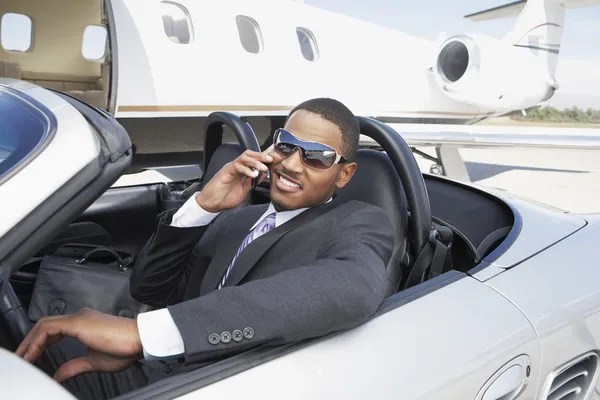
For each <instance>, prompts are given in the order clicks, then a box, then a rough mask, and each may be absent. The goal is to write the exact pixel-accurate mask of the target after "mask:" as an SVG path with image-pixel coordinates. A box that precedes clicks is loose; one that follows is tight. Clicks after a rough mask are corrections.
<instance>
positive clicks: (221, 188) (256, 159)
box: [196, 146, 273, 213]
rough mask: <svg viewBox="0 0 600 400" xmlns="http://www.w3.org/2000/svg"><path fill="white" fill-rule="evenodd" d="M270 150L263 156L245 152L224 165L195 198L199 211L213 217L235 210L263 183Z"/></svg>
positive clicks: (267, 168)
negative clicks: (254, 184) (253, 189)
mask: <svg viewBox="0 0 600 400" xmlns="http://www.w3.org/2000/svg"><path fill="white" fill-rule="evenodd" d="M271 150H273V146H271V147H269V148H268V149H267V150H265V151H263V152H256V151H252V150H246V151H245V152H244V153H242V154H241V155H240V156H239V157H238V158H236V159H235V160H233V161H231V162H229V163H227V164H225V165H224V166H223V168H221V169H220V170H219V172H217V173H216V174H215V176H213V178H212V179H211V180H210V181H209V182H208V183H207V184H206V186H204V189H202V191H201V192H200V193H199V194H198V196H196V203H198V205H199V206H200V207H202V209H204V210H206V211H208V212H211V213H216V212H219V211H223V210H229V209H231V208H234V207H237V206H238V205H240V204H241V203H242V201H244V199H245V198H246V196H247V195H248V193H249V192H250V190H252V187H253V181H254V179H255V178H258V182H257V184H258V183H261V182H263V181H264V180H265V179H266V172H267V171H268V170H269V167H268V164H270V163H271V162H273V157H271V156H270V155H269V153H270V152H271Z"/></svg>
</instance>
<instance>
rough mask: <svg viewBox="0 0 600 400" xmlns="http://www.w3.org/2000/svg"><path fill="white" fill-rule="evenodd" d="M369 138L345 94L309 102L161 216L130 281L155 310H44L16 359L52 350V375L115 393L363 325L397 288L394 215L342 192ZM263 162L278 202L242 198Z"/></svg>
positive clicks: (82, 388) (91, 391)
mask: <svg viewBox="0 0 600 400" xmlns="http://www.w3.org/2000/svg"><path fill="white" fill-rule="evenodd" d="M359 134H360V131H359V126H358V121H357V119H356V117H355V116H354V115H353V114H352V112H351V111H350V110H349V109H348V108H347V107H346V106H344V105H343V104H342V103H340V102H338V101H336V100H333V99H327V98H317V99H312V100H308V101H306V102H304V103H302V104H300V105H298V106H297V107H296V108H295V109H294V110H292V112H291V113H290V114H289V116H288V119H287V120H286V123H285V126H284V128H283V129H280V130H278V131H276V133H275V136H274V139H273V145H272V146H271V147H270V148H269V149H267V150H266V151H264V152H262V153H259V152H252V151H246V152H244V153H243V154H242V155H241V156H239V157H238V158H237V159H235V160H234V161H232V162H231V163H229V164H227V165H225V166H224V167H223V168H222V169H221V170H220V171H219V172H218V173H217V174H216V175H215V176H214V177H213V178H212V179H211V180H210V182H208V183H207V184H206V186H205V187H204V188H203V190H202V191H201V192H199V193H196V194H195V195H194V196H192V197H191V198H190V199H189V200H188V201H187V202H186V203H185V204H184V205H183V206H182V207H181V208H180V209H178V210H169V211H165V212H163V213H161V214H160V215H159V216H158V217H157V220H156V226H155V231H154V233H153V234H152V236H151V237H150V239H149V240H148V242H147V243H146V245H145V246H144V248H143V249H142V251H141V253H140V254H139V256H138V258H137V261H136V265H135V267H134V272H133V274H132V277H131V281H130V283H131V285H130V287H131V293H132V296H133V297H135V298H136V299H138V300H139V301H142V302H144V303H147V304H151V305H153V306H155V308H157V309H156V310H153V311H150V312H147V313H143V314H140V315H139V316H138V318H137V320H131V319H127V318H120V317H116V316H112V315H106V314H101V313H98V312H95V311H91V310H82V311H81V312H79V313H77V314H74V315H69V316H56V317H49V318H45V319H43V320H41V321H40V322H38V323H37V324H36V326H35V327H34V328H33V330H32V331H31V332H30V334H29V335H28V336H27V337H26V338H25V340H24V341H23V342H22V343H21V345H20V346H19V348H18V349H17V354H18V355H19V356H21V357H24V358H25V359H26V360H29V361H35V360H38V359H39V357H40V356H41V355H42V353H43V352H44V351H45V350H46V349H48V351H46V352H45V355H46V358H47V359H49V361H47V362H46V364H45V365H46V367H45V370H46V371H47V372H48V373H49V374H52V375H53V376H54V378H55V379H56V380H57V381H59V382H64V385H65V386H66V387H67V388H68V389H69V390H71V391H72V392H73V393H75V394H76V395H77V396H79V397H80V398H104V397H103V396H109V397H112V396H117V395H119V394H122V393H125V392H128V391H131V390H134V389H136V388H138V387H141V386H143V385H145V384H147V383H148V382H153V381H155V380H157V379H163V378H165V377H168V376H171V375H173V374H175V373H180V372H182V371H187V370H189V369H193V368H197V366H198V365H201V364H202V363H206V362H210V361H213V360H217V359H220V358H223V357H227V356H230V355H233V354H237V353H239V352H242V351H245V350H248V349H250V348H253V347H256V346H260V345H277V344H284V343H289V342H293V341H297V340H302V339H307V338H311V337H318V336H321V335H325V334H327V333H330V332H334V331H339V330H344V329H348V328H351V327H354V326H357V325H359V324H361V323H362V322H364V321H365V320H366V319H367V318H369V317H370V316H371V315H372V314H373V313H374V312H375V311H376V309H377V308H378V306H379V305H380V303H381V302H382V300H383V298H384V297H385V295H386V294H388V293H389V288H390V286H389V281H388V279H387V277H386V265H387V263H388V261H389V259H390V257H391V254H392V248H393V238H394V232H393V227H392V226H391V223H390V221H389V218H388V217H387V216H386V214H385V213H384V211H383V210H381V209H379V208H377V207H374V206H371V205H368V204H365V203H362V202H358V201H348V202H341V201H337V200H336V196H335V191H336V189H338V188H342V187H344V186H345V185H346V184H347V183H348V182H349V181H350V179H351V178H352V175H353V174H354V171H355V169H356V168H357V165H356V163H355V162H353V159H354V157H355V154H356V151H357V147H358V140H359ZM266 171H269V175H270V198H271V203H270V204H265V205H253V206H246V207H244V206H240V207H238V206H239V205H240V204H241V203H242V201H243V199H244V198H245V197H246V196H247V194H248V193H249V191H250V190H251V185H252V179H253V178H255V177H257V176H258V174H260V173H262V174H261V177H260V179H261V180H264V179H265V174H264V173H265V172H266ZM65 337H66V339H63V338H65ZM61 339H62V340H61ZM59 341H60V342H59ZM57 343H58V344H57ZM65 343H67V344H68V345H67V344H65ZM48 346H50V347H48ZM77 346H79V347H77ZM165 365H169V368H165V367H164V366H165Z"/></svg>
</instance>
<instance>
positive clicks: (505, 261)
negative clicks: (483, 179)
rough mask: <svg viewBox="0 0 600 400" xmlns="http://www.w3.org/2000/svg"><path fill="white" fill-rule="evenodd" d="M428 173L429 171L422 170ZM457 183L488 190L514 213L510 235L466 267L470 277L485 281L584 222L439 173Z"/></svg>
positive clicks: (507, 194) (448, 180)
mask: <svg viewBox="0 0 600 400" xmlns="http://www.w3.org/2000/svg"><path fill="white" fill-rule="evenodd" d="M423 175H425V176H428V175H431V174H428V173H424V174H423ZM436 179H442V180H445V181H447V182H452V183H453V184H456V185H463V186H468V187H470V188H472V189H475V190H479V191H481V192H484V193H487V194H489V195H491V196H493V197H495V198H497V199H499V200H501V201H502V202H504V203H505V204H506V205H507V206H509V207H510V208H511V209H512V212H513V214H514V216H515V223H514V226H513V228H512V230H511V232H510V234H509V237H508V238H507V239H506V240H505V241H504V243H502V244H501V245H500V246H499V247H498V249H496V250H494V251H493V252H492V253H490V254H489V255H488V256H487V257H485V258H484V259H483V260H482V261H481V263H480V264H479V265H477V266H476V267H475V268H473V269H472V270H471V271H469V274H471V275H472V276H473V277H475V278H476V279H478V280H480V281H482V282H483V281H486V280H488V279H490V278H492V277H494V276H496V275H498V274H500V273H502V272H504V271H505V270H506V269H507V268H511V267H514V266H515V265H518V264H519V263H521V262H523V261H524V260H526V259H528V258H529V257H531V256H533V255H535V254H537V253H539V252H540V251H543V250H544V249H546V248H548V247H549V246H551V245H553V244H555V243H557V242H559V241H560V240H562V239H564V238H566V237H568V236H569V235H571V234H573V233H574V232H577V231H578V230H579V229H581V228H583V227H584V226H585V225H586V223H587V222H586V220H585V219H584V218H583V217H582V216H579V215H574V214H569V213H566V212H563V211H561V210H558V209H555V208H552V207H550V206H546V205H544V204H539V203H534V202H530V201H528V200H526V199H522V198H520V197H518V196H515V195H512V194H510V193H507V192H506V191H504V190H500V189H495V188H491V187H487V186H483V185H480V184H477V183H468V184H467V183H465V182H461V181H458V180H456V179H452V178H447V177H439V176H436Z"/></svg>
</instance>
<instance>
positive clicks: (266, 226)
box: [219, 213, 275, 289]
mask: <svg viewBox="0 0 600 400" xmlns="http://www.w3.org/2000/svg"><path fill="white" fill-rule="evenodd" d="M273 228H275V213H271V214H269V215H268V216H267V217H266V218H265V219H263V220H262V222H261V223H260V224H258V225H256V227H255V228H254V229H253V230H251V231H250V233H249V234H248V236H246V238H245V239H244V241H243V242H242V244H241V245H240V247H239V248H238V251H237V253H235V256H233V260H231V264H229V267H227V271H225V274H224V275H223V279H221V282H219V289H221V288H222V287H223V285H224V284H225V280H226V279H227V277H228V276H229V273H230V272H231V268H232V267H233V264H234V263H235V260H237V258H238V256H239V255H240V254H241V253H242V250H244V249H245V248H246V246H248V245H249V244H250V242H252V241H253V240H254V239H256V238H258V237H259V236H261V235H264V234H265V233H267V232H269V231H270V230H271V229H273Z"/></svg>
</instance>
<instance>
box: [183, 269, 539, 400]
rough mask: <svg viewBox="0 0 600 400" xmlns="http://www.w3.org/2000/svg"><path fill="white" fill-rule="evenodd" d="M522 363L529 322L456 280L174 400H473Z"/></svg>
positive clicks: (476, 285)
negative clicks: (505, 368)
mask: <svg viewBox="0 0 600 400" xmlns="http://www.w3.org/2000/svg"><path fill="white" fill-rule="evenodd" d="M397 297H398V298H400V299H401V298H402V296H401V293H399V294H398V295H397ZM400 304H401V302H400ZM490 310H493V312H490ZM522 354H526V355H528V356H529V358H530V361H531V363H532V365H537V363H538V362H539V361H538V360H539V349H538V342H537V337H536V335H535V331H534V330H533V328H532V327H531V324H530V323H529V321H528V320H527V319H526V318H525V317H524V316H523V314H522V313H521V312H520V311H519V310H518V309H517V308H516V307H514V306H513V305H512V304H511V303H510V302H508V301H507V300H506V299H505V298H503V297H502V296H500V295H499V294H498V293H496V292H495V291H493V290H491V289H490V288H489V287H486V286H485V285H484V284H482V283H480V282H479V281H477V280H475V279H473V278H471V277H464V278H463V279H459V280H457V281H455V282H453V283H451V284H449V285H447V286H444V287H442V288H440V289H438V290H436V291H433V292H431V293H429V294H426V295H424V296H422V297H420V298H417V299H414V300H412V301H410V302H408V303H407V304H403V305H401V306H400V307H397V308H395V309H393V310H390V311H388V312H386V313H383V314H382V315H380V316H378V317H377V318H375V319H373V320H371V321H369V322H367V323H366V324H363V325H361V326H359V327H357V328H355V329H351V330H349V331H346V332H343V333H340V334H337V335H334V336H332V337H329V338H326V339H323V340H318V341H316V342H313V343H312V344H311V345H310V346H306V347H300V348H299V349H297V350H295V351H293V352H290V353H288V354H286V355H283V356H281V357H279V358H276V359H274V360H271V361H269V362H268V363H265V364H261V365H258V366H256V367H253V368H250V369H248V370H246V371H244V372H241V373H239V374H237V375H234V376H232V377H230V378H227V379H224V380H221V381H218V382H215V383H214V384H212V385H209V386H206V387H204V388H202V389H200V390H197V391H195V392H191V393H188V394H187V395H184V396H181V397H179V398H180V399H185V400H192V399H204V400H209V399H223V398H236V397H242V398H244V399H261V400H264V399H280V398H281V396H282V394H284V393H285V398H286V399H329V398H340V399H342V398H343V399H365V398H372V399H398V398H401V399H406V400H409V399H423V400H425V399H427V400H431V399H475V398H476V396H477V393H478V392H479V390H480V389H481V388H482V387H483V386H484V384H485V383H486V382H487V381H488V379H489V378H490V377H492V376H493V375H494V373H495V372H496V371H497V370H498V369H499V368H501V367H502V366H503V365H505V364H506V363H508V362H509V361H510V360H512V359H514V358H515V357H518V356H519V355H522ZM536 386H537V382H534V381H531V382H530V384H529V386H528V387H527V388H526V389H525V392H524V393H523V395H522V397H521V398H523V399H533V398H535V393H536V392H535V390H536V389H535V388H536Z"/></svg>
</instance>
